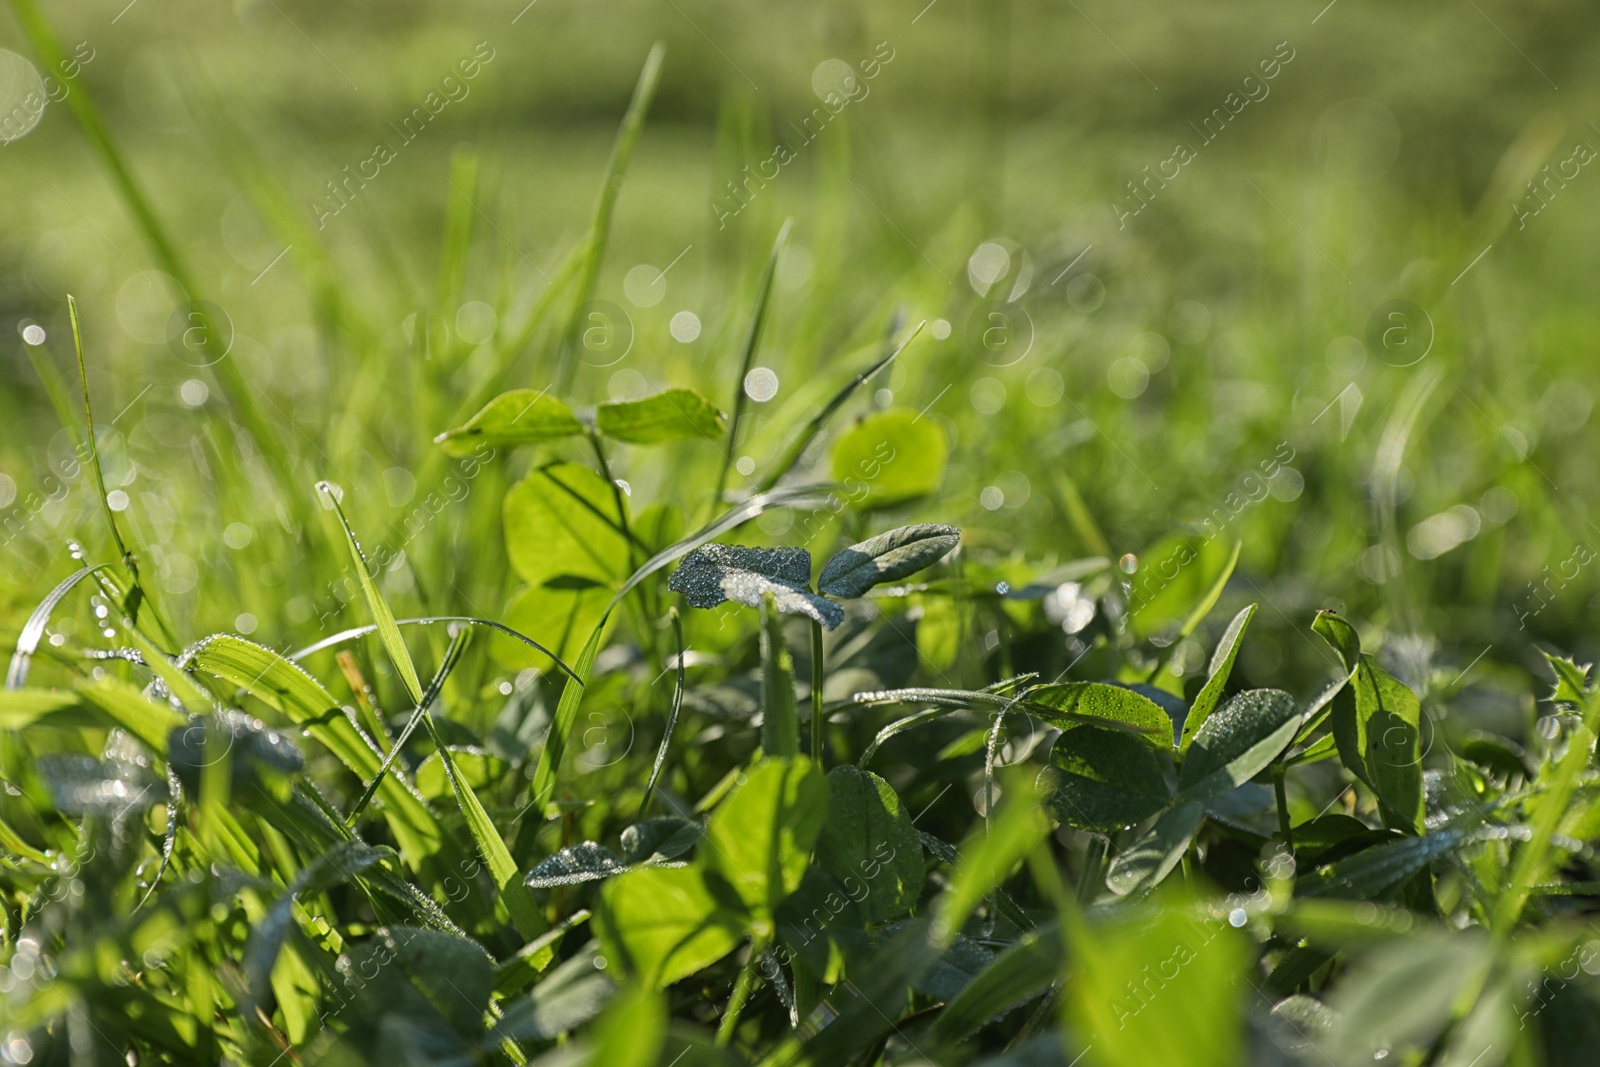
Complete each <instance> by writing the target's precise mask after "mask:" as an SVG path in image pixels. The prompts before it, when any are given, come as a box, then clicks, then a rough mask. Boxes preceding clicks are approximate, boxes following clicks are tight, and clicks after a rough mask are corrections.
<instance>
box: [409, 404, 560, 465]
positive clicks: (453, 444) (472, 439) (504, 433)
mask: <svg viewBox="0 0 1600 1067" xmlns="http://www.w3.org/2000/svg"><path fill="white" fill-rule="evenodd" d="M435 425H437V424H435ZM582 432H583V423H581V422H579V421H578V417H577V416H576V415H574V414H573V413H572V409H571V408H569V407H568V406H567V405H566V403H565V402H563V401H561V400H559V399H557V398H556V397H553V396H550V395H549V393H548V392H547V391H545V390H533V389H513V390H511V391H510V392H508V393H501V394H500V395H499V396H497V397H495V398H494V399H493V400H491V401H489V403H487V404H485V405H484V407H483V410H481V411H479V412H478V413H477V414H476V415H474V416H472V418H470V419H468V420H467V421H466V422H464V423H462V424H461V425H460V426H458V427H456V428H455V429H453V430H446V431H445V432H444V433H442V434H440V435H439V436H438V437H435V438H434V439H433V440H434V443H435V444H438V445H442V446H444V450H445V453H446V454H447V455H451V456H465V455H469V454H470V453H472V452H473V451H474V450H475V449H477V448H478V447H479V446H480V445H490V446H493V447H495V448H504V447H507V446H510V445H525V444H530V443H532V442H535V441H555V440H559V439H560V438H563V437H573V436H576V435H578V434H581V433H582Z"/></svg>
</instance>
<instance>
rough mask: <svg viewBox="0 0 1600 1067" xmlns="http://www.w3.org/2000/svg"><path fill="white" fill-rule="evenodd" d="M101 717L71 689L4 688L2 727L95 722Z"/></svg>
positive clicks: (1, 695) (0, 710)
mask: <svg viewBox="0 0 1600 1067" xmlns="http://www.w3.org/2000/svg"><path fill="white" fill-rule="evenodd" d="M98 721H99V720H98V719H97V718H96V717H95V716H94V715H93V714H91V713H89V712H88V711H86V710H84V707H83V701H81V700H79V699H78V697H77V695H76V694H75V693H73V692H72V690H70V689H4V690H0V730H25V729H27V728H28V727H30V726H60V727H67V728H71V727H77V726H93V725H95V723H97V722H98Z"/></svg>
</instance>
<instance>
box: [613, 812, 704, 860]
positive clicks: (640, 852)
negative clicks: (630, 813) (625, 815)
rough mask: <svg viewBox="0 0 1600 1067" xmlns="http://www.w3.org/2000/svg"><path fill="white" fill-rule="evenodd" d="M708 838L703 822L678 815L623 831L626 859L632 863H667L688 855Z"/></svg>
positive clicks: (623, 847) (646, 821)
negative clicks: (705, 836) (701, 840)
mask: <svg viewBox="0 0 1600 1067" xmlns="http://www.w3.org/2000/svg"><path fill="white" fill-rule="evenodd" d="M704 835H705V831H704V830H703V829H702V828H701V826H700V824H699V823H697V822H694V821H692V820H690V819H685V818H683V817H681V816H678V815H663V816H661V817H660V818H656V819H646V820H644V821H643V822H638V823H634V824H633V825H632V826H629V827H627V828H626V829H624V830H623V831H622V858H623V859H624V860H626V861H627V862H629V863H665V862H666V861H668V860H675V859H677V858H678V857H679V856H682V855H683V854H684V853H685V852H688V851H689V850H690V849H691V848H693V847H694V846H695V845H696V844H698V843H699V842H700V839H701V838H702V837H703V836H704Z"/></svg>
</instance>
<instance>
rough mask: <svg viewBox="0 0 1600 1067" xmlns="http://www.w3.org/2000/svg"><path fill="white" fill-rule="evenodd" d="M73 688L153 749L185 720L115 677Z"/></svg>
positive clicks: (164, 744) (161, 746) (163, 748)
mask: <svg viewBox="0 0 1600 1067" xmlns="http://www.w3.org/2000/svg"><path fill="white" fill-rule="evenodd" d="M73 689H74V690H75V691H76V692H77V694H78V696H80V697H82V698H83V701H84V702H85V703H86V704H89V705H90V706H91V707H94V708H97V709H99V710H100V711H101V712H102V713H104V715H105V716H106V717H107V718H109V719H110V720H111V721H112V722H113V723H115V724H116V725H118V726H120V727H122V728H123V729H124V730H126V731H128V732H129V733H130V734H132V735H133V736H134V737H137V738H138V739H139V740H141V741H143V742H144V743H145V744H146V745H148V746H149V747H150V749H151V751H153V752H165V751H166V750H167V735H168V734H170V733H171V732H172V730H173V728H174V727H177V726H183V725H184V724H185V723H186V722H187V720H186V719H185V718H184V717H183V716H182V715H179V714H178V713H177V712H176V711H174V710H173V709H172V706H171V705H169V704H162V703H160V702H158V701H155V700H151V699H150V698H149V697H147V696H145V695H144V693H143V692H141V691H140V690H138V689H135V688H134V687H133V686H131V685H129V684H128V683H127V682H124V681H122V680H121V679H118V678H100V679H96V680H92V681H91V680H88V679H85V680H82V681H79V682H77V683H76V684H75V685H74V686H73ZM373 766H374V767H376V766H377V764H376V763H374V764H373Z"/></svg>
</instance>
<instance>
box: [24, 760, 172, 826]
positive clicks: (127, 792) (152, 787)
mask: <svg viewBox="0 0 1600 1067" xmlns="http://www.w3.org/2000/svg"><path fill="white" fill-rule="evenodd" d="M36 767H37V768H38V772H39V778H40V779H41V780H42V781H43V782H44V784H45V788H46V789H48V790H49V791H50V799H51V802H52V803H54V804H55V808H56V810H57V811H59V812H61V813H63V814H65V815H103V816H110V817H111V818H113V819H116V820H121V819H122V818H123V817H124V816H127V815H139V814H142V813H143V812H145V811H146V810H148V809H149V808H150V807H151V806H152V805H154V804H157V803H161V802H164V801H165V800H166V788H165V787H164V786H163V787H162V788H161V789H159V790H158V789H156V779H155V777H154V776H153V775H152V774H151V773H150V771H149V770H148V769H147V768H145V767H141V766H139V765H138V764H137V763H132V762H128V761H125V760H115V759H108V760H103V761H102V760H97V759H95V758H94V757H93V756H85V755H82V754H77V753H62V752H57V753H52V754H51V755H48V756H40V757H39V759H38V760H37V762H36Z"/></svg>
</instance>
